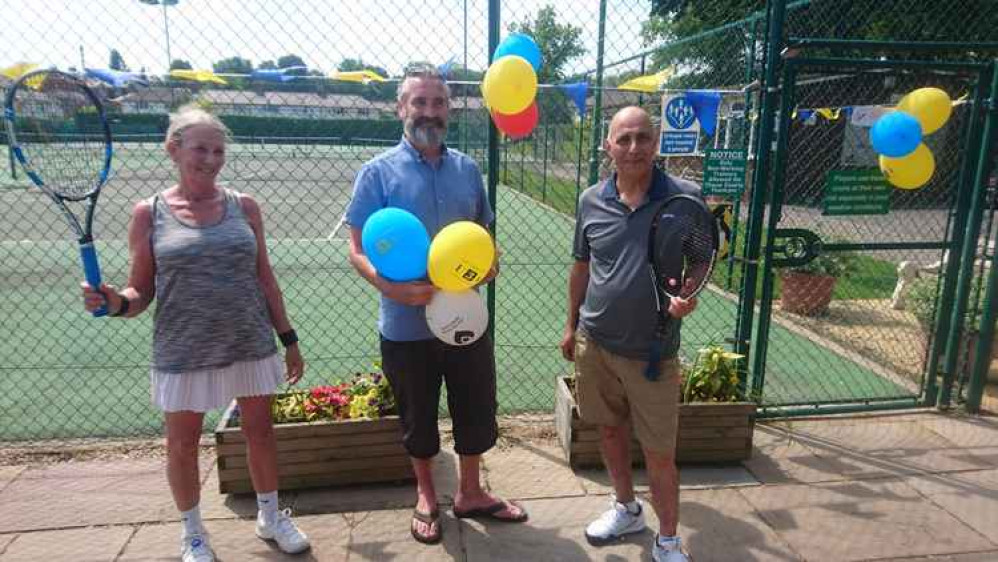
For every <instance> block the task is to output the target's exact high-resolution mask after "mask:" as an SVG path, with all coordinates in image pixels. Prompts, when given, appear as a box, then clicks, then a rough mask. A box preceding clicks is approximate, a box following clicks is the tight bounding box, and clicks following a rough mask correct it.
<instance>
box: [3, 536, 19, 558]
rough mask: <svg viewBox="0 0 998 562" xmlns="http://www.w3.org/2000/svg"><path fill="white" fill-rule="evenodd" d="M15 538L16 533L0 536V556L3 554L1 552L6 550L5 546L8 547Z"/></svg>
mask: <svg viewBox="0 0 998 562" xmlns="http://www.w3.org/2000/svg"><path fill="white" fill-rule="evenodd" d="M16 538H17V534H16V533H10V534H9V535H0V554H3V551H4V549H6V548H7V545H9V544H10V543H11V541H13V540H14V539H16Z"/></svg>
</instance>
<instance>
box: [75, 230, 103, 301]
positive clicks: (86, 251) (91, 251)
mask: <svg viewBox="0 0 998 562" xmlns="http://www.w3.org/2000/svg"><path fill="white" fill-rule="evenodd" d="M80 259H82V260H83V274H84V275H85V276H86V278H87V284H88V285H90V286H91V287H93V288H94V289H95V290H98V291H99V290H100V286H101V279H100V265H98V263H97V249H96V248H94V243H93V242H86V243H84V244H80ZM92 314H93V315H94V318H99V317H101V316H107V299H106V298H105V299H104V304H102V305H101V307H100V308H98V309H97V310H95V311H93V313H92Z"/></svg>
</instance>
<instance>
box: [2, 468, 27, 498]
mask: <svg viewBox="0 0 998 562" xmlns="http://www.w3.org/2000/svg"><path fill="white" fill-rule="evenodd" d="M27 468H28V467H26V466H20V465H19V466H0V492H2V491H3V490H4V488H6V487H7V485H8V484H10V483H11V482H13V481H14V480H15V479H16V478H17V477H18V476H19V475H20V474H21V473H22V472H24V471H25V470H27Z"/></svg>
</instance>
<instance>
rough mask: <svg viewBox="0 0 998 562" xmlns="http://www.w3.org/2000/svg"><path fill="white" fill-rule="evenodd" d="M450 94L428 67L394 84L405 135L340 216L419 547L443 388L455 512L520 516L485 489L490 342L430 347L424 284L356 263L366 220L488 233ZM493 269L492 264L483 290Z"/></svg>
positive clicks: (431, 521) (437, 532)
mask: <svg viewBox="0 0 998 562" xmlns="http://www.w3.org/2000/svg"><path fill="white" fill-rule="evenodd" d="M449 107H450V96H449V90H448V88H447V84H446V83H445V82H444V80H443V78H442V77H441V76H440V74H439V73H438V72H436V71H435V70H434V69H432V68H427V69H423V70H421V71H419V72H416V73H410V74H409V75H408V76H407V77H406V78H405V79H404V80H403V81H402V83H401V84H400V85H399V99H398V112H399V116H400V117H401V118H402V119H403V122H404V127H403V129H404V131H405V136H404V137H403V138H402V140H401V142H399V144H398V145H397V146H396V147H394V148H392V149H390V150H387V151H385V152H384V153H382V154H381V155H379V156H377V157H375V158H374V159H373V160H371V161H370V162H367V163H366V164H364V167H363V168H362V169H361V170H360V172H359V173H358V174H357V178H356V180H355V182H354V191H353V197H352V198H351V200H350V205H349V206H348V208H347V213H346V222H347V223H348V224H349V225H350V263H351V264H352V265H353V266H354V268H355V269H356V270H357V272H358V273H359V274H360V275H361V276H362V277H363V278H364V279H365V280H367V282H369V283H370V284H371V285H373V286H374V287H375V288H377V289H378V291H379V292H380V293H381V307H380V309H379V310H380V314H379V318H378V330H379V332H380V333H381V360H382V368H383V369H384V372H385V375H386V376H387V377H388V380H389V382H390V383H391V386H392V392H393V393H394V394H395V399H396V403H397V404H398V408H399V417H400V418H401V420H402V428H403V432H404V435H403V438H402V442H403V444H404V445H405V448H406V451H408V453H409V456H410V457H411V460H412V465H413V469H414V471H415V474H416V494H417V499H416V509H415V511H414V512H413V518H412V522H411V526H410V531H411V533H412V536H413V538H414V539H416V540H417V541H419V542H422V543H428V544H432V543H438V542H440V540H441V538H442V533H443V526H442V525H441V524H440V521H439V509H438V507H437V492H436V488H435V486H434V482H433V473H432V460H433V457H434V456H436V454H437V452H439V450H440V432H439V429H438V427H437V407H438V404H439V403H440V387H441V384H442V383H443V382H444V381H446V384H447V407H448V409H449V410H450V414H451V419H452V421H453V432H454V450H455V452H457V454H458V456H459V459H460V460H459V463H460V467H459V471H460V481H459V489H458V490H457V492H456V493H455V494H454V504H453V513H454V515H455V516H457V517H459V518H464V517H481V518H490V519H496V520H501V521H508V522H522V521H526V519H527V512H526V511H524V509H523V508H522V507H520V506H519V505H517V504H515V503H513V502H509V501H504V500H501V499H499V498H497V497H496V496H494V495H492V494H491V493H489V492H487V491H485V490H484V489H483V488H482V485H481V479H480V471H479V468H480V464H481V455H482V453H484V452H485V451H487V450H489V449H491V448H492V446H493V445H495V443H496V438H497V437H498V435H499V428H498V425H497V423H496V372H495V357H494V355H493V350H492V342H491V340H490V338H489V337H488V336H485V337H482V338H481V339H479V340H478V341H476V342H475V343H473V344H471V345H467V346H464V347H458V346H451V345H448V344H446V343H444V342H442V341H440V340H438V339H436V338H435V337H434V336H433V334H432V333H431V332H430V329H429V326H428V325H427V324H426V313H425V308H426V304H427V303H429V302H430V299H431V298H433V294H434V292H435V291H436V289H435V288H434V287H433V285H431V284H430V283H429V282H427V281H426V280H420V281H413V282H405V283H397V282H393V281H391V280H389V279H386V278H384V277H382V276H380V275H379V274H378V272H377V271H376V270H375V269H374V266H372V265H371V262H370V260H369V259H368V258H367V256H366V255H364V249H363V247H362V245H361V232H362V230H363V228H364V223H365V222H366V221H367V219H368V217H370V216H371V215H372V214H373V213H374V212H376V211H377V210H379V209H382V208H385V207H398V208H401V209H404V210H406V211H409V212H411V213H413V214H414V215H416V216H417V217H419V219H420V220H421V221H422V223H423V225H424V226H426V230H427V231H428V232H429V234H430V237H431V238H432V237H433V236H434V235H436V233H437V232H439V231H440V229H441V228H443V227H445V226H447V225H448V224H450V223H452V222H455V221H460V220H468V221H474V222H477V223H478V224H480V225H482V226H485V227H487V226H488V225H489V224H491V223H492V220H493V218H494V216H493V214H492V208H491V207H490V206H489V200H488V198H487V196H486V193H485V188H484V186H483V185H482V173H481V171H479V169H478V166H477V165H476V164H475V161H474V160H472V159H471V158H469V157H468V156H466V155H464V154H462V153H460V152H458V151H456V150H453V149H451V148H448V147H447V146H446V145H445V144H444V139H445V138H446V134H447V117H448V110H449ZM497 271H498V266H497V265H494V266H493V269H492V271H491V272H490V273H489V275H488V278H487V279H486V280H485V281H484V282H485V283H487V282H488V281H489V280H491V279H492V278H493V277H494V276H495V274H496V272H497Z"/></svg>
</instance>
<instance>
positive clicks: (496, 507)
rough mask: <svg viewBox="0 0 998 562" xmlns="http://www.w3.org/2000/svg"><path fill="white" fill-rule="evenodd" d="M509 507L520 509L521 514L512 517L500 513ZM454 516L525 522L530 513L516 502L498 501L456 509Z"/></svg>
mask: <svg viewBox="0 0 998 562" xmlns="http://www.w3.org/2000/svg"><path fill="white" fill-rule="evenodd" d="M509 508H516V509H518V510H520V514H519V515H515V516H512V517H510V516H507V515H500V513H502V512H503V511H507V510H509ZM454 517H457V518H458V519H478V518H485V519H491V520H493V521H503V522H505V523H523V522H524V521H526V520H527V517H528V515H527V510H525V509H523V507H522V506H520V505H519V504H518V503H516V502H506V501H497V502H496V503H494V504H492V505H487V506H485V507H476V508H474V509H469V510H466V511H459V510H457V509H455V510H454Z"/></svg>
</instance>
